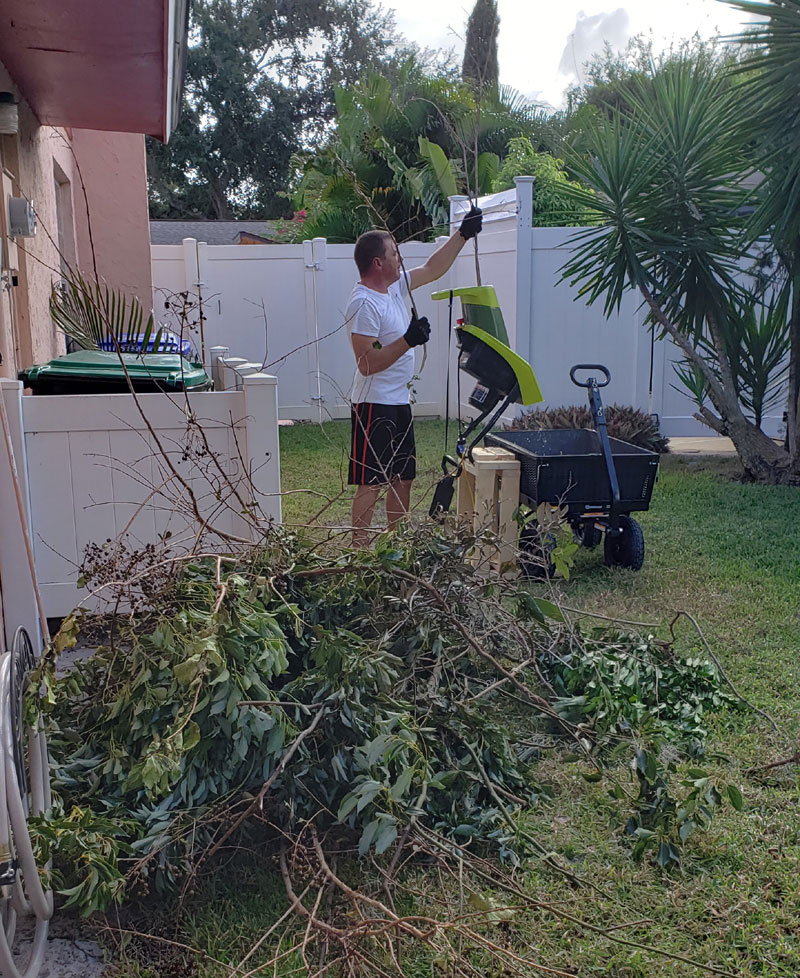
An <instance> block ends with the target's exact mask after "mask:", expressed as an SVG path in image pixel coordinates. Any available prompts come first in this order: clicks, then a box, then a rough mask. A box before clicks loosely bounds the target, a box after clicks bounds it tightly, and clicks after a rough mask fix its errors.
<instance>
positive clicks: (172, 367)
mask: <svg viewBox="0 0 800 978" xmlns="http://www.w3.org/2000/svg"><path fill="white" fill-rule="evenodd" d="M121 357H122V360H123V361H124V363H125V367H126V368H127V371H128V375H129V376H130V379H131V384H132V385H133V389H134V390H135V391H136V392H137V393H140V394H151V393H157V392H159V391H161V392H163V393H168V394H176V393H180V392H181V391H207V390H211V378H210V377H209V376H208V374H207V373H206V372H205V370H204V369H203V365H202V364H201V363H190V362H189V361H188V360H185V359H184V358H183V357H182V356H180V355H179V354H177V353H123V354H121ZM19 379H20V380H21V381H22V382H23V383H24V384H25V386H26V387H30V388H31V390H32V391H33V393H34V394H127V393H129V390H130V388H129V387H128V381H127V378H126V377H125V370H123V367H122V363H120V354H117V353H112V352H107V351H105V350H79V351H78V352H77V353H68V354H66V355H65V356H63V357H56V359H55V360H51V361H50V362H49V363H43V364H38V365H37V366H34V367H29V368H28V370H23V371H21V373H20V374H19Z"/></svg>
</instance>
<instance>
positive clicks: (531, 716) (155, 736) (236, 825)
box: [37, 526, 740, 974]
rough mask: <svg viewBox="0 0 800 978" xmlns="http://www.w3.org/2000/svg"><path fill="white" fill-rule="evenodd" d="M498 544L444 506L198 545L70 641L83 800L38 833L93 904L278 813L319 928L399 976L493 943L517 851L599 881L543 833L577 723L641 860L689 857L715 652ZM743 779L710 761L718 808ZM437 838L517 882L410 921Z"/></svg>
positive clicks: (296, 876)
mask: <svg viewBox="0 0 800 978" xmlns="http://www.w3.org/2000/svg"><path fill="white" fill-rule="evenodd" d="M475 543H476V540H475V538H474V537H472V536H469V535H459V534H456V533H454V532H453V531H452V529H450V528H448V527H447V526H435V527H432V526H428V527H425V528H421V529H420V528H418V529H413V528H412V529H406V530H404V531H403V532H402V533H399V534H395V535H393V536H391V537H386V538H384V539H383V541H379V543H378V545H377V546H376V548H375V549H374V550H372V551H369V552H359V553H351V552H346V553H343V554H339V555H336V556H331V555H329V554H327V555H326V554H321V553H320V552H319V550H318V549H317V548H315V547H314V546H313V545H311V544H309V543H307V542H305V541H304V540H303V539H301V538H298V537H297V536H295V535H293V534H290V533H286V532H285V531H280V530H276V531H274V532H273V534H272V536H271V538H270V539H269V540H268V541H267V543H266V544H265V545H264V546H261V547H259V548H256V549H254V550H253V551H252V552H251V553H250V554H248V555H245V556H238V557H223V556H218V555H207V556H195V557H193V558H192V559H190V560H186V561H183V562H176V564H175V567H174V569H173V573H172V574H171V575H170V576H169V581H168V583H166V584H165V583H164V582H163V581H162V583H161V584H160V586H159V588H158V590H157V592H154V596H153V599H152V605H151V607H150V608H149V609H148V611H147V614H146V615H141V614H140V615H137V616H135V617H134V616H130V617H129V618H120V617H119V616H118V617H117V619H116V620H115V623H114V629H113V633H112V634H113V639H112V640H111V641H109V643H108V645H106V646H105V647H102V648H100V649H98V650H97V652H96V653H95V654H94V656H93V657H92V658H91V659H90V660H89V661H88V662H87V663H85V664H83V665H82V666H81V667H80V668H79V669H77V670H74V671H72V672H71V673H69V674H68V675H67V676H65V677H64V678H60V679H56V677H55V674H54V671H53V662H54V658H55V656H54V655H51V656H49V657H48V658H47V659H46V661H45V664H44V666H43V668H42V670H41V678H42V680H43V682H42V684H41V686H40V688H42V689H43V690H44V699H43V705H44V709H45V711H46V717H47V724H48V728H49V729H48V735H49V738H50V743H51V749H52V755H53V757H54V758H55V760H56V784H55V787H56V789H57V793H58V799H59V802H58V807H57V809H56V811H55V812H54V813H53V814H51V815H50V816H49V817H48V818H46V819H43V820H41V821H40V822H39V824H38V829H37V831H38V835H39V843H40V845H42V846H43V847H45V848H48V849H50V850H52V851H54V852H55V855H56V861H57V863H58V862H59V859H58V856H59V853H61V854H62V855H63V856H64V857H65V858H64V859H62V860H61V863H62V872H63V873H64V879H62V880H61V883H62V892H66V893H67V894H68V895H69V898H70V902H72V903H73V904H75V905H77V906H78V907H80V908H81V909H82V910H83V911H84V912H91V911H93V910H95V909H98V908H104V907H107V906H109V905H110V904H111V903H112V902H113V901H115V900H116V901H121V900H122V898H123V896H124V894H125V892H126V891H127V892H131V891H133V892H136V893H141V892H142V889H143V888H144V889H145V890H148V889H150V890H154V891H155V892H157V893H159V894H162V895H163V894H172V895H175V894H178V893H181V894H183V895H184V896H185V895H186V894H187V893H188V892H189V891H190V890H191V888H192V885H193V881H194V880H195V879H196V876H197V873H198V872H199V871H200V870H201V868H203V867H207V866H209V865H213V863H214V861H215V860H218V859H219V854H220V852H221V850H222V851H224V850H225V849H227V848H229V847H230V846H232V845H238V846H241V845H247V844H248V841H250V842H252V839H253V837H254V834H257V835H259V846H260V847H262V848H261V850H260V851H261V852H262V853H263V854H264V855H263V858H264V859H265V860H266V861H270V860H276V861H277V865H278V867H279V869H280V872H281V874H282V876H283V879H284V882H285V885H286V891H287V895H288V898H289V900H290V903H291V906H292V907H293V908H294V910H295V911H296V912H297V913H298V914H299V915H300V916H302V917H303V918H305V920H306V921H307V933H306V937H305V942H306V943H305V944H304V948H305V947H306V945H307V943H308V941H309V939H310V937H311V938H313V941H319V942H322V944H324V945H325V947H326V948H328V950H327V951H326V953H325V958H326V960H328V961H331V960H339V959H341V961H342V962H343V963H344V962H347V963H348V967H352V966H353V963H354V962H355V963H356V964H358V965H359V967H360V966H361V965H363V967H364V968H365V969H366V971H365V973H367V972H368V973H370V974H378V973H380V971H376V970H375V967H377V966H378V962H382V963H381V964H380V968H382V969H383V973H387V974H399V973H401V971H400V970H399V965H398V964H397V962H396V961H394V957H393V956H394V955H395V947H394V942H396V941H399V940H401V939H402V938H406V939H410V940H413V941H416V942H420V941H421V942H422V943H423V944H425V945H426V946H428V947H429V949H430V950H431V953H432V954H434V955H435V954H444V955H445V956H446V957H447V959H448V960H453V961H455V960H456V958H452V955H453V954H455V951H454V948H455V945H456V943H458V944H459V946H461V945H462V944H463V940H464V938H465V935H466V936H467V938H468V939H469V940H470V941H473V942H475V941H476V942H477V946H479V947H482V948H483V949H484V951H485V952H486V953H487V954H488V955H489V957H490V958H492V957H493V955H495V954H499V953H501V952H500V951H499V950H497V949H495V948H494V946H493V944H492V941H488V944H487V943H486V941H487V940H488V938H485V935H484V936H483V937H482V936H481V933H482V932H481V926H482V923H483V924H485V923H486V922H487V921H489V922H491V921H492V920H494V917H496V916H497V914H498V913H501V910H499V909H498V907H499V906H500V907H502V905H503V904H504V903H511V904H513V903H515V902H518V901H519V899H520V897H519V893H517V894H516V896H515V895H514V892H513V891H514V887H517V884H516V883H515V882H514V877H513V875H508V872H507V870H508V869H509V868H512V869H513V866H514V865H518V864H519V863H520V862H522V861H524V860H526V859H527V858H530V857H536V858H537V859H539V860H540V861H541V863H542V865H545V866H547V867H549V868H550V869H551V870H552V872H554V873H562V874H563V875H565V876H567V877H568V878H570V880H572V882H573V883H577V882H580V881H579V880H578V879H577V877H576V876H575V874H574V872H573V871H572V870H571V869H570V868H569V867H567V866H566V864H562V861H561V860H560V859H559V857H558V855H557V854H556V853H552V852H550V851H549V849H548V848H547V847H546V846H544V845H543V843H542V842H541V841H538V840H537V839H536V836H535V833H534V832H532V831H531V819H530V816H529V811H530V810H531V808H534V807H535V806H537V805H542V804H548V801H547V798H548V794H549V792H548V789H547V787H546V786H545V785H541V784H540V783H539V779H538V778H537V761H538V759H539V757H540V756H541V753H542V751H543V750H545V749H546V748H548V747H553V746H557V745H558V744H559V743H560V742H563V743H564V744H565V745H566V746H567V747H568V749H569V750H570V751H571V752H572V753H573V755H574V756H575V758H576V759H577V762H578V763H579V764H582V765H584V767H585V768H586V769H587V770H586V776H587V780H589V779H594V780H598V779H600V778H603V779H609V784H610V785H612V789H611V790H612V794H613V795H614V797H616V798H617V799H618V801H619V805H620V826H621V831H622V825H624V824H625V822H626V820H627V821H628V824H629V828H628V832H629V833H630V834H631V835H632V837H633V838H632V842H633V843H634V844H635V846H637V847H638V853H639V854H640V855H641V854H643V853H644V852H646V851H648V850H650V849H652V851H653V853H654V854H657V858H658V861H659V862H661V863H662V865H668V863H669V861H670V860H671V859H672V858H673V856H674V858H675V860H676V861H677V860H679V859H680V856H681V846H682V843H683V841H684V840H685V838H687V837H688V833H685V822H686V821H687V819H688V816H685V817H684V819H683V821H682V822H681V821H680V820H678V819H677V817H676V815H675V813H676V812H677V810H678V805H677V802H678V799H679V796H680V794H681V792H683V794H684V795H686V796H687V797H688V796H689V795H690V794H691V791H692V790H694V788H693V787H692V785H690V784H689V783H688V782H687V781H686V777H685V775H684V774H680V773H679V769H680V765H681V762H682V758H683V756H684V755H685V756H687V757H688V756H689V755H691V756H694V757H695V758H696V757H697V756H698V755H699V754H700V753H701V752H702V738H703V733H704V731H703V729H702V725H701V722H700V718H701V716H702V713H703V710H704V709H714V708H716V707H717V706H719V705H720V703H721V696H722V694H721V693H720V689H719V682H718V680H717V677H716V674H715V673H714V670H713V667H711V666H710V665H709V664H708V663H705V662H701V661H700V660H689V661H686V660H683V659H681V658H680V657H679V656H678V655H677V654H676V653H675V651H674V649H672V648H671V647H670V646H669V645H668V644H667V643H665V642H659V641H656V640H655V639H654V638H652V636H650V637H643V638H642V637H632V636H627V635H625V634H624V633H620V632H619V631H618V630H615V629H607V630H605V631H595V632H593V633H592V634H591V635H590V636H588V637H587V636H585V635H584V634H583V633H582V632H581V631H580V629H578V628H577V627H575V626H574V625H573V624H571V623H570V622H569V621H568V620H567V619H566V618H565V616H564V615H563V614H562V612H561V611H560V610H559V608H558V607H557V605H556V604H554V603H552V602H550V601H549V600H545V599H543V598H541V597H536V596H534V595H533V594H532V593H531V592H530V590H529V589H528V587H527V585H523V584H519V583H513V582H496V581H495V582H488V581H486V580H485V579H483V578H481V577H480V576H478V574H477V573H476V571H475V569H474V567H473V566H472V564H470V562H469V561H468V559H467V557H468V554H469V552H470V551H471V550H472V549H473V547H474V546H475ZM86 570H87V574H88V576H89V578H91V573H92V568H91V567H89V568H86ZM106 571H107V568H103V569H102V573H103V574H106ZM76 627H77V624H76V622H75V621H74V620H69V621H67V622H66V623H65V626H64V627H63V629H62V633H61V634H60V636H59V637H58V640H57V643H56V645H59V646H60V645H63V644H65V642H68V641H69V639H70V635H71V633H72V632H74V630H75V629H76ZM692 676H696V679H697V682H696V683H695V684H694V689H693V694H692V695H693V698H692V697H687V696H686V695H685V693H686V691H687V690H688V689H689V688H690V687H692ZM687 704H689V705H688V706H687ZM687 711H688V713H687ZM689 713H690V714H691V715H688V714H689ZM665 743H669V744H670V745H671V748H672V749H671V751H667V752H665V751H664V750H662V747H663V745H664V744H665ZM643 755H644V756H643ZM664 758H668V759H664ZM622 761H629V762H630V765H629V766H628V767H629V768H631V767H632V769H634V770H635V771H636V775H635V776H636V778H637V779H638V793H637V791H636V790H635V787H634V782H633V781H632V780H631V775H630V770H628V769H627V768H626V766H625V764H624V763H621V762H622ZM693 763H697V762H696V760H695V761H694V762H693ZM620 771H621V772H622V775H621V777H618V775H619V772H620ZM701 776H703V777H705V775H704V773H703V772H697V771H695V773H694V776H693V777H694V780H695V781H698V780H700V778H701ZM681 777H682V778H683V780H681V779H680V778H681ZM706 789H708V790H706ZM712 790H713V793H715V794H714V795H713V796H712ZM724 790H725V789H724V788H720V789H718V788H717V787H716V786H715V785H713V784H712V783H711V781H710V779H707V783H704V784H703V791H702V792H701V791H699V789H698V790H697V791H695V801H694V807H695V808H697V807H700V808H703V810H704V811H708V812H709V817H710V814H711V813H712V810H713V807H714V805H713V804H712V805H711V808H709V807H708V798H712V801H714V804H716V803H717V801H716V800H715V799H718V800H719V802H721V800H722V796H723V792H724ZM701 795H702V797H701ZM728 797H729V798H730V800H731V801H732V802H734V803H736V802H737V801H740V798H738V797H737V796H736V795H734V794H729V795H728ZM654 798H655V799H657V800H658V804H657V805H655V807H654ZM630 819H634V824H633V828H632V829H631V828H630ZM695 822H696V824H698V825H703V824H707V820H706V823H704V821H703V819H702V818H701V817H700V816H697V818H696V819H695ZM264 831H267V837H266V841H265V836H264V834H263V833H264ZM259 833H260V834H259ZM264 846H266V849H264V848H263V847H264ZM664 846H668V847H669V848H668V849H664V848H663V847H664ZM665 852H666V853H667V856H668V858H664V856H663V854H664V853H665ZM76 853H79V854H80V855H79V857H76ZM420 854H423V855H425V856H426V858H427V859H429V860H431V861H433V862H435V863H436V864H438V865H439V866H440V867H450V868H451V869H452V867H453V866H459V867H460V870H459V872H460V873H461V874H462V879H463V868H464V864H465V861H466V862H468V864H469V869H470V872H471V873H472V872H473V871H474V872H477V873H478V874H479V875H480V874H483V877H484V878H485V880H486V882H487V884H490V885H491V888H492V890H493V891H497V890H503V889H504V888H505V890H504V895H503V896H502V897H496V898H493V899H492V900H488V901H487V900H485V899H484V898H483V897H477V896H476V897H474V899H475V900H478V901H479V902H480V901H481V900H483V901H484V902H483V903H482V904H480V906H479V907H478V909H477V910H476V909H475V908H474V907H473V909H472V910H470V911H469V912H468V913H466V914H465V913H464V910H463V906H462V907H461V911H460V915H459V913H456V912H452V913H449V914H446V915H445V916H443V917H441V919H439V918H437V919H433V918H428V917H426V918H425V919H421V918H420V919H416V918H414V919H411V918H407V917H403V916H402V915H401V914H399V913H398V911H397V910H396V908H395V903H394V897H393V893H394V886H395V884H396V882H397V880H398V879H399V878H400V877H401V876H402V873H403V872H404V868H405V867H406V865H407V863H408V860H409V859H411V860H412V861H413V860H415V859H416V860H417V861H418V857H419V856H420ZM358 859H361V860H364V859H369V860H370V861H371V863H372V866H373V872H372V883H371V884H370V885H366V884H365V886H364V887H362V888H360V889H359V888H357V887H355V886H352V885H350V883H348V882H346V881H345V879H344V878H343V874H342V873H341V871H340V870H337V861H339V862H341V860H351V861H352V860H358ZM65 863H68V864H69V868H67V866H65V865H64V864H65ZM503 866H505V867H506V869H503ZM344 875H346V874H344ZM509 886H511V889H510V890H509V889H508V887H509ZM331 891H335V893H336V894H337V895H338V899H339V900H340V901H343V904H345V905H347V906H349V907H350V910H349V911H345V910H344V909H342V905H341V904H338V903H337V901H336V900H334V899H333V898H332V897H331ZM323 893H327V894H328V896H327V897H326V901H325V905H326V906H328V907H329V913H328V914H327V916H326V915H325V914H323V913H321V912H320V910H319V907H320V902H321V900H322V895H323ZM498 900H500V904H498ZM330 908H333V909H330ZM481 908H482V909H481ZM493 915H494V917H493ZM481 922H482V923H481ZM456 933H458V934H459V935H460V937H458V940H457V941H456V940H455V937H454V935H455V934H456ZM309 935H310V937H309ZM475 935H477V936H475ZM489 945H492V946H491V947H490V946H489ZM334 952H335V953H334ZM512 957H513V955H512ZM393 961H394V963H393ZM462 965H463V962H462V964H459V966H458V967H459V968H461V967H462ZM309 973H311V972H309ZM348 973H349V972H348ZM453 973H454V974H455V973H464V974H466V973H469V972H468V971H459V970H455V971H454V972H453Z"/></svg>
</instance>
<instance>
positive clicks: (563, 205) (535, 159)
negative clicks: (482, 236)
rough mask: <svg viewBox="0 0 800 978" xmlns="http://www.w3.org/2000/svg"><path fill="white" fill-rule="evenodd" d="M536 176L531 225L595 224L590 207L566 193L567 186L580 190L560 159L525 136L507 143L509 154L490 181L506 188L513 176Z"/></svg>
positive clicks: (501, 188) (496, 188) (512, 180)
mask: <svg viewBox="0 0 800 978" xmlns="http://www.w3.org/2000/svg"><path fill="white" fill-rule="evenodd" d="M521 176H531V177H535V182H534V185H533V224H534V227H581V226H584V225H587V224H594V223H595V221H596V216H595V215H594V213H593V211H592V209H591V207H589V206H588V205H586V204H584V203H576V201H575V199H574V198H573V197H571V196H570V195H569V194H568V193H566V192H565V189H566V188H567V187H572V188H573V189H579V188H580V184H578V183H575V182H574V181H571V180H570V178H569V176H568V174H567V172H566V168H565V164H564V161H563V160H560V159H557V158H556V157H555V156H552V155H551V154H550V153H540V152H536V151H535V150H534V148H533V144H532V143H531V141H530V139H528V138H527V137H526V136H517V137H515V138H514V139H511V140H510V141H509V144H508V153H507V155H506V157H505V159H504V160H503V164H502V166H501V168H500V170H499V172H498V173H497V175H496V177H495V179H494V182H493V184H492V190H493V191H494V192H495V193H496V192H497V191H499V190H508V189H510V188H511V187H513V186H514V177H521Z"/></svg>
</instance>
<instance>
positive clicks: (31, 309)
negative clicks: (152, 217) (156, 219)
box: [0, 64, 152, 377]
mask: <svg viewBox="0 0 800 978" xmlns="http://www.w3.org/2000/svg"><path fill="white" fill-rule="evenodd" d="M0 91H10V92H13V93H14V94H15V96H16V97H17V99H18V102H19V105H18V111H19V132H18V133H17V134H16V135H0V166H2V194H0V239H1V240H2V248H1V251H2V255H1V256H0V262H1V264H2V273H3V280H2V282H0V354H2V358H3V362H2V363H1V364H0V376H6V377H15V376H16V374H17V372H18V371H19V370H21V369H23V368H25V367H28V366H30V365H32V364H33V363H41V362H43V361H47V360H50V359H51V358H52V357H54V356H58V355H59V354H60V353H63V352H64V349H65V344H64V337H63V336H62V335H61V334H60V333H59V332H58V331H57V330H56V329H55V327H54V326H53V323H52V320H51V319H50V315H49V298H50V291H51V288H52V284H53V283H54V282H55V281H58V280H59V278H60V277H61V276H62V274H63V272H64V270H65V268H66V267H67V266H68V265H70V266H75V267H77V268H79V269H80V271H81V272H83V273H84V274H86V275H93V269H94V263H93V260H92V248H91V244H90V236H89V230H88V227H89V222H91V227H92V237H93V239H94V252H95V255H96V263H97V272H98V274H99V275H100V277H101V278H102V279H104V280H105V281H106V282H107V283H108V284H109V285H110V286H112V287H114V288H120V289H122V290H124V291H125V292H126V293H128V294H132V295H138V296H140V297H141V298H142V300H143V302H144V304H145V306H146V308H148V309H149V306H150V297H151V294H152V286H151V279H150V243H149V226H148V222H147V191H146V188H147V182H146V181H147V178H146V168H145V159H144V137H143V136H140V135H135V134H128V133H94V132H88V131H85V130H77V129H76V130H69V129H62V128H54V127H52V126H41V125H40V124H39V122H38V120H37V118H36V116H35V115H34V113H33V112H32V110H31V109H30V107H29V106H28V104H27V102H26V101H25V99H24V95H23V93H21V92H20V91H19V90H18V88H17V87H16V85H15V83H14V80H13V79H12V78H11V76H10V75H9V74H8V72H7V71H6V69H5V67H4V66H3V65H2V64H0ZM79 168H80V174H81V175H82V177H83V182H84V183H85V185H86V190H87V197H88V205H89V207H88V218H87V207H86V200H85V199H84V195H83V191H82V189H81V179H80V176H79V173H78V169H79ZM10 194H12V195H14V196H22V197H26V198H28V199H29V200H30V201H31V202H32V203H33V205H34V208H35V210H36V216H37V231H36V234H35V236H33V237H29V238H16V239H11V238H9V237H8V234H7V223H6V212H7V198H8V196H9V195H10Z"/></svg>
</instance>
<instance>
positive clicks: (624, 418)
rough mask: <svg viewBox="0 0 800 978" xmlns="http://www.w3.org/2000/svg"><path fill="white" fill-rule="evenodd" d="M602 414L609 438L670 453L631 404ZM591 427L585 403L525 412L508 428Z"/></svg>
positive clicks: (654, 428) (651, 420)
mask: <svg viewBox="0 0 800 978" xmlns="http://www.w3.org/2000/svg"><path fill="white" fill-rule="evenodd" d="M605 414H606V425H607V426H608V433H609V435H611V437H612V438H619V439H620V440H621V441H626V442H628V443H629V444H631V445H637V446H638V447H639V448H646V449H647V450H648V451H651V452H659V453H661V454H663V453H664V452H667V451H669V449H668V446H667V439H666V438H664V437H663V435H661V434H659V431H658V425H657V423H656V421H655V419H654V418H653V417H652V416H651V415H649V414H646V413H645V412H644V411H640V410H639V409H638V408H634V407H631V406H630V405H620V404H611V405H610V406H609V407H607V408H606V409H605ZM592 427H593V423H592V412H591V411H590V410H589V408H588V406H586V405H585V404H581V405H574V404H571V405H568V406H566V407H556V408H537V409H535V410H533V411H525V412H523V413H522V414H520V415H518V416H517V417H516V418H515V419H514V420H513V421H512V422H511V424H509V425H508V426H507V428H508V430H510V431H527V430H533V431H543V430H548V429H551V428H592Z"/></svg>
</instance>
